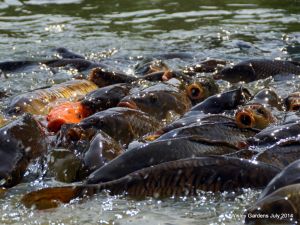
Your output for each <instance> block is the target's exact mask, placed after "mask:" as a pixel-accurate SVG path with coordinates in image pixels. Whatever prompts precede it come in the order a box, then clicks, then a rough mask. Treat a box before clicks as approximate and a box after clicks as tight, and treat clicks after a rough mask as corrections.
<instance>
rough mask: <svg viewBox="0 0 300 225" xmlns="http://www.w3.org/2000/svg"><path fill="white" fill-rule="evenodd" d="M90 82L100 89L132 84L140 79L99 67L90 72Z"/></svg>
mask: <svg viewBox="0 0 300 225" xmlns="http://www.w3.org/2000/svg"><path fill="white" fill-rule="evenodd" d="M88 80H89V81H91V82H93V83H95V84H96V85H97V86H98V87H105V86H108V85H112V84H118V83H132V82H134V81H138V80H139V78H137V77H134V76H129V75H127V74H125V73H122V72H115V71H109V70H107V69H104V68H101V67H97V68H94V69H92V70H91V71H90V73H89V75H88Z"/></svg>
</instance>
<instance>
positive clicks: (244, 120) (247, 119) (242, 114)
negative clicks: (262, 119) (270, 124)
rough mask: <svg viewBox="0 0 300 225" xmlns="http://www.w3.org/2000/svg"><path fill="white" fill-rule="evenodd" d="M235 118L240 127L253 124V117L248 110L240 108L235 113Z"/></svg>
mask: <svg viewBox="0 0 300 225" xmlns="http://www.w3.org/2000/svg"><path fill="white" fill-rule="evenodd" d="M235 120H236V122H237V125H238V126H239V127H241V128H252V127H254V125H255V118H254V117H253V115H252V113H251V112H250V111H248V110H242V111H239V112H237V113H236V115H235Z"/></svg>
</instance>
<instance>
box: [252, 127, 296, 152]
mask: <svg viewBox="0 0 300 225" xmlns="http://www.w3.org/2000/svg"><path fill="white" fill-rule="evenodd" d="M299 134H300V123H299V122H290V123H287V124H279V125H273V126H269V127H266V128H265V129H263V130H261V131H260V132H259V133H257V134H256V135H255V136H254V137H250V138H248V139H247V143H248V144H249V145H253V146H260V147H263V146H271V145H273V144H275V143H276V142H279V141H281V140H283V139H296V138H297V136H298V135H299Z"/></svg>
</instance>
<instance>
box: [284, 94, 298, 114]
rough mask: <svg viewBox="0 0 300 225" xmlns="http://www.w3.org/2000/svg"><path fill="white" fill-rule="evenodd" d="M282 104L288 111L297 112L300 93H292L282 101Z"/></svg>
mask: <svg viewBox="0 0 300 225" xmlns="http://www.w3.org/2000/svg"><path fill="white" fill-rule="evenodd" d="M284 104H285V106H286V109H287V110H288V111H299V109H300V92H294V93H292V94H290V95H289V96H288V97H286V98H285V99H284Z"/></svg>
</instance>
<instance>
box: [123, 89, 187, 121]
mask: <svg viewBox="0 0 300 225" xmlns="http://www.w3.org/2000/svg"><path fill="white" fill-rule="evenodd" d="M118 106H121V107H128V108H132V109H139V110H141V111H143V112H146V113H149V114H150V115H152V116H153V117H155V118H156V119H158V120H163V119H165V120H166V121H168V122H170V121H172V120H173V118H172V114H177V115H180V116H181V115H183V114H184V113H185V112H187V111H188V110H189V109H190V107H191V101H190V100H189V98H188V97H187V95H186V94H185V92H182V91H181V92H174V91H164V90H158V91H147V90H144V91H141V92H137V93H133V94H131V95H129V96H126V97H125V98H123V99H122V100H121V101H120V103H119V104H118Z"/></svg>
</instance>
